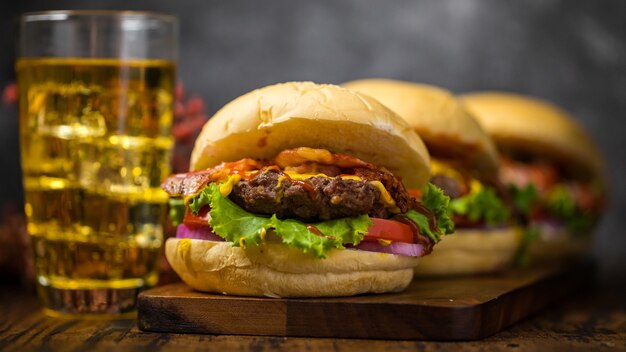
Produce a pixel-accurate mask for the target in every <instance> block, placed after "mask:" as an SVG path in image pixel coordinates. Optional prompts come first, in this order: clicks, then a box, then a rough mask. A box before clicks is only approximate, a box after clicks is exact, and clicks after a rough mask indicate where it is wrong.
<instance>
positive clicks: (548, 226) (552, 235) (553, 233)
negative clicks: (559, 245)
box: [531, 219, 567, 240]
mask: <svg viewBox="0 0 626 352" xmlns="http://www.w3.org/2000/svg"><path fill="white" fill-rule="evenodd" d="M531 227H535V228H537V229H539V231H540V232H541V238H543V239H544V240H556V239H559V238H566V237H567V229H566V227H565V225H563V223H562V222H560V221H558V220H556V219H543V220H537V221H533V222H532V223H531Z"/></svg>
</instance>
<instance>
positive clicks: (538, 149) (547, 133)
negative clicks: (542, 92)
mask: <svg viewBox="0 0 626 352" xmlns="http://www.w3.org/2000/svg"><path fill="white" fill-rule="evenodd" d="M461 101H462V102H463V104H465V105H466V106H467V108H468V109H469V110H470V111H471V112H472V113H473V114H474V116H476V118H477V119H478V121H479V122H480V123H481V124H482V125H483V127H484V128H485V130H486V131H487V132H488V133H489V134H490V135H491V136H492V138H493V139H494V141H495V142H496V144H497V145H498V147H499V148H500V149H501V151H511V152H514V153H515V152H518V153H524V154H530V155H539V156H543V157H546V158H549V159H551V160H553V161H555V162H557V163H558V164H560V165H561V166H562V167H563V168H564V169H565V170H567V171H568V173H569V174H570V175H572V176H574V177H577V178H581V179H594V178H598V177H602V174H603V162H602V156H601V155H600V153H599V151H598V149H597V147H596V146H595V144H594V143H593V142H592V140H591V138H590V137H589V136H588V135H587V134H586V133H585V131H584V130H583V129H582V128H581V127H580V126H579V125H578V124H577V123H576V122H575V120H574V119H573V118H572V116H570V115H569V114H568V113H567V112H566V111H564V110H563V109H561V108H559V107H557V106H555V105H553V104H550V103H548V102H546V101H543V100H540V99H537V98H532V97H528V96H523V95H518V94H512V93H503V92H477V93H469V94H464V95H462V96H461Z"/></svg>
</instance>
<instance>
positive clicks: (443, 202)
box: [402, 183, 454, 244]
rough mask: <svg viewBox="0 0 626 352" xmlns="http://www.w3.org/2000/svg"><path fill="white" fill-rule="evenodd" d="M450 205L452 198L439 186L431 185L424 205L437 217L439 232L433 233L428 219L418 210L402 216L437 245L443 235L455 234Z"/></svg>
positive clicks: (423, 200) (428, 187) (423, 198)
mask: <svg viewBox="0 0 626 352" xmlns="http://www.w3.org/2000/svg"><path fill="white" fill-rule="evenodd" d="M449 203H450V197H448V196H446V195H445V194H444V193H443V191H442V190H441V189H439V188H438V187H437V186H435V185H433V184H432V183H429V184H428V185H427V186H426V190H425V191H424V194H423V195H422V205H424V207H426V208H427V209H428V210H430V211H431V212H432V213H433V215H434V216H435V220H436V223H437V231H432V230H431V228H430V225H429V224H428V217H427V216H426V215H424V214H422V213H420V212H418V211H416V210H412V209H411V210H409V211H408V212H406V213H405V214H402V215H404V216H406V217H407V218H409V219H411V221H413V222H414V223H415V224H416V225H417V227H419V229H420V232H421V233H422V234H424V235H426V236H428V237H429V238H430V239H431V240H432V241H433V243H435V244H436V243H439V241H441V236H442V235H448V234H451V233H453V232H454V223H453V222H452V219H450V215H449V212H448V206H449Z"/></svg>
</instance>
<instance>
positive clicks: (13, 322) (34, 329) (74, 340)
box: [0, 279, 626, 352]
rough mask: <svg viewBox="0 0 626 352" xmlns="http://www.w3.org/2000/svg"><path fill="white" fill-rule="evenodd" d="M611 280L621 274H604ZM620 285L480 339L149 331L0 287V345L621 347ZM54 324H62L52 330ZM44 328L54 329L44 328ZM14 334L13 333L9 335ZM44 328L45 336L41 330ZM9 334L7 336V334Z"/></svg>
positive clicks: (624, 344) (623, 291) (625, 345)
mask: <svg viewBox="0 0 626 352" xmlns="http://www.w3.org/2000/svg"><path fill="white" fill-rule="evenodd" d="M611 281H612V282H613V283H614V284H619V283H620V282H625V281H623V280H621V281H620V280H618V279H615V280H611ZM625 295H626V287H623V284H622V286H619V287H606V286H600V287H599V288H597V289H594V290H586V291H585V292H584V293H578V294H575V293H574V295H573V296H572V297H571V298H569V299H567V300H563V301H560V302H559V303H558V304H554V305H551V307H549V308H548V309H546V311H545V312H543V313H541V314H540V315H538V316H536V317H533V318H531V319H526V320H524V321H522V322H520V323H517V324H515V326H513V327H511V328H510V329H506V330H504V331H501V332H500V333H498V334H496V335H493V336H491V337H488V338H486V339H483V340H480V341H471V342H424V341H384V340H363V339H335V338H284V337H271V336H242V335H196V334H173V333H150V332H144V331H140V330H139V329H137V328H136V327H135V326H136V321H134V320H121V321H115V320H113V321H95V322H94V321H78V322H77V323H75V324H72V325H71V326H66V327H65V329H60V328H59V327H60V326H62V325H63V324H65V323H66V322H67V320H62V319H54V318H49V317H46V316H44V315H43V314H42V313H41V312H40V311H39V310H38V303H37V300H36V298H35V296H34V293H32V292H30V291H23V290H19V289H15V288H6V287H0V342H2V343H1V347H0V350H2V351H39V350H48V351H83V350H84V351H156V350H158V351H174V352H181V351H364V350H365V351H367V350H370V351H415V350H420V351H427V352H428V351H470V352H471V351H605V350H606V351H609V350H610V351H614V350H626V300H624V297H626V296H625ZM60 330H62V331H60ZM52 331H57V332H58V333H55V334H50V332H52ZM17 335H19V336H17ZM46 336H47V337H46ZM9 340H10V341H9Z"/></svg>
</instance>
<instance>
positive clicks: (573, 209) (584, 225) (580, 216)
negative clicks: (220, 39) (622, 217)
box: [546, 185, 594, 234]
mask: <svg viewBox="0 0 626 352" xmlns="http://www.w3.org/2000/svg"><path fill="white" fill-rule="evenodd" d="M546 206H547V208H548V211H549V212H550V214H551V215H552V216H554V217H555V218H557V219H559V220H560V221H562V222H563V223H564V224H565V226H567V228H568V229H569V230H570V231H572V232H573V233H576V234H585V233H587V232H589V231H590V230H591V228H592V227H593V224H594V219H593V216H591V215H590V214H586V213H585V212H584V211H582V210H581V209H580V208H579V207H578V206H577V205H576V201H575V200H574V198H573V197H572V195H571V194H570V192H568V190H567V188H566V187H564V186H562V185H559V186H556V187H554V189H553V190H552V191H551V192H550V194H549V195H548V197H547V199H546Z"/></svg>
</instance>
